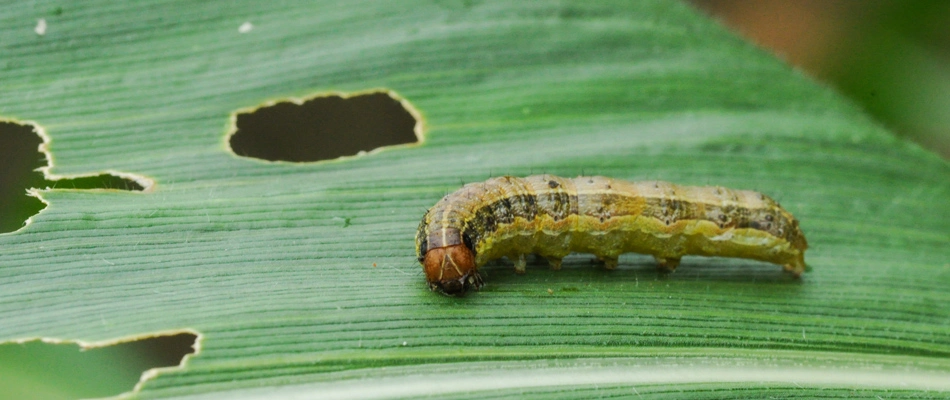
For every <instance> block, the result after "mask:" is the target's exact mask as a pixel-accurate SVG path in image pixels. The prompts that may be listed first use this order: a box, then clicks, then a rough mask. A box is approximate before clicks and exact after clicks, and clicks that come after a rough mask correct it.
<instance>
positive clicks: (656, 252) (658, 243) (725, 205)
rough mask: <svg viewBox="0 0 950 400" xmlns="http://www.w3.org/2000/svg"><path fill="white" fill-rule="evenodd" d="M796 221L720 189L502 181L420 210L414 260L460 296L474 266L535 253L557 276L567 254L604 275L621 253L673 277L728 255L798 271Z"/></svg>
mask: <svg viewBox="0 0 950 400" xmlns="http://www.w3.org/2000/svg"><path fill="white" fill-rule="evenodd" d="M807 247H808V244H807V242H806V241H805V236H804V234H803V233H802V231H801V230H800V229H799V227H798V221H797V220H796V219H795V217H794V216H792V214H790V213H789V212H788V211H786V210H785V209H783V208H782V207H781V206H779V204H778V203H777V202H776V201H775V200H772V199H771V198H770V197H768V196H766V195H764V194H761V193H758V192H753V191H748V190H733V189H727V188H724V187H717V186H711V187H696V186H679V185H675V184H672V183H669V182H662V181H646V182H629V181H623V180H619V179H611V178H607V177H602V176H591V177H583V176H582V177H577V178H573V179H571V178H561V177H557V176H552V175H535V176H529V177H526V178H517V177H510V176H502V177H498V178H492V179H489V180H487V181H485V182H479V183H471V184H468V185H465V186H464V187H462V188H461V189H459V190H458V191H456V192H454V193H451V194H449V195H447V196H445V197H444V198H442V200H440V201H439V202H438V203H437V204H436V205H435V206H434V207H432V208H430V209H429V210H428V211H427V212H426V214H425V217H423V219H422V222H421V223H420V224H419V231H418V232H417V234H416V254H417V256H418V259H419V263H421V264H422V268H423V270H424V272H425V275H426V280H427V281H428V283H429V287H430V289H432V290H436V291H439V292H442V293H445V294H449V295H461V294H464V293H465V292H466V291H467V290H469V289H475V290H477V289H478V288H480V287H481V286H482V284H483V282H482V278H481V276H480V275H479V273H478V267H480V266H482V265H484V264H485V263H487V262H488V261H490V260H493V259H497V258H501V257H508V258H509V259H510V260H512V261H513V262H514V264H515V271H516V272H518V273H523V272H524V271H525V266H526V262H525V255H526V254H532V253H533V254H538V255H539V256H542V257H544V258H546V259H547V260H548V262H549V263H550V264H551V267H552V268H553V269H559V268H560V266H561V259H562V258H564V257H565V256H567V255H568V254H569V253H571V252H582V253H592V254H594V255H596V256H597V257H598V258H599V259H600V260H602V261H603V263H604V265H605V267H606V268H608V269H613V268H616V266H617V258H618V257H619V256H620V255H621V254H623V253H628V252H635V253H642V254H650V255H653V256H654V257H655V258H656V260H657V263H658V265H659V267H660V268H663V269H667V270H673V269H675V268H676V266H677V265H678V264H679V262H680V258H681V257H683V256H684V255H702V256H720V257H738V258H749V259H755V260H761V261H766V262H771V263H775V264H779V265H782V266H783V267H784V268H785V270H787V271H789V272H791V273H793V274H795V275H796V276H798V275H800V274H801V273H802V272H804V270H805V259H804V253H805V249H806V248H807Z"/></svg>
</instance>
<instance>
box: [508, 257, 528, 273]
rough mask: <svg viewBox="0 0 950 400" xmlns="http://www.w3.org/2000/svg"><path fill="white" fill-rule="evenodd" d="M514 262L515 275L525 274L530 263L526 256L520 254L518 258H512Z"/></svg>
mask: <svg viewBox="0 0 950 400" xmlns="http://www.w3.org/2000/svg"><path fill="white" fill-rule="evenodd" d="M510 258H511V259H512V261H514V262H515V273H516V274H523V273H525V272H526V271H527V270H528V261H527V260H525V258H524V254H519V255H518V256H517V257H510Z"/></svg>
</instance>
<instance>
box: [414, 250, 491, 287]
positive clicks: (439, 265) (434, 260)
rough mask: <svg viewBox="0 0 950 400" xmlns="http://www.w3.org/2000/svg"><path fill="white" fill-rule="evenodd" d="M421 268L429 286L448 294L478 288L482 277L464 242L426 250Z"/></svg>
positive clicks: (473, 257) (472, 255) (473, 256)
mask: <svg viewBox="0 0 950 400" xmlns="http://www.w3.org/2000/svg"><path fill="white" fill-rule="evenodd" d="M422 269H423V270H425V273H426V280H427V281H428V282H429V288H430V289H432V290H438V291H439V292H442V293H445V294H450V295H462V294H465V292H466V291H467V290H468V289H475V290H478V288H479V287H481V286H482V279H481V277H480V276H479V275H478V271H476V269H475V255H474V254H472V251H471V250H469V249H468V247H465V245H464V244H456V245H451V246H446V247H436V248H433V249H429V250H428V251H426V255H425V258H424V261H423V263H422Z"/></svg>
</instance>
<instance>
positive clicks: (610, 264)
mask: <svg viewBox="0 0 950 400" xmlns="http://www.w3.org/2000/svg"><path fill="white" fill-rule="evenodd" d="M597 259H598V260H600V262H602V263H604V268H606V269H608V270H614V269H617V263H619V262H620V260H619V259H618V257H609V256H597Z"/></svg>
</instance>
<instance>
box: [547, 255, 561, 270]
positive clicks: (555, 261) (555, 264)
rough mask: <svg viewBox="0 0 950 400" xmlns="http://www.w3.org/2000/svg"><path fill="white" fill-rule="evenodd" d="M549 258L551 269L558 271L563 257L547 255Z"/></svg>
mask: <svg viewBox="0 0 950 400" xmlns="http://www.w3.org/2000/svg"><path fill="white" fill-rule="evenodd" d="M545 258H547V259H548V264H551V270H554V271H557V270H559V269H561V260H562V259H561V258H560V257H545Z"/></svg>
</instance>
